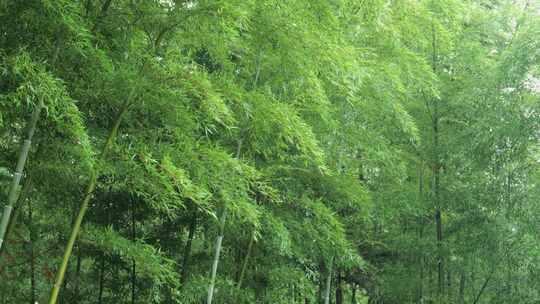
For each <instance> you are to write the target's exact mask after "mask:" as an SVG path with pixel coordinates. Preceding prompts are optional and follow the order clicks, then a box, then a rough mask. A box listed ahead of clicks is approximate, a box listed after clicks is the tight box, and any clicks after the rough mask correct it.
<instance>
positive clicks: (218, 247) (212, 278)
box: [206, 206, 227, 304]
mask: <svg viewBox="0 0 540 304" xmlns="http://www.w3.org/2000/svg"><path fill="white" fill-rule="evenodd" d="M226 217H227V208H226V206H223V212H222V213H221V218H220V220H219V235H218V237H217V239H216V251H215V252H214V261H213V263H212V273H211V276H210V285H209V286H208V297H207V298H206V303H207V304H212V299H213V297H214V288H215V285H216V274H217V267H218V264H219V255H220V252H221V243H222V241H223V230H224V228H225V219H226Z"/></svg>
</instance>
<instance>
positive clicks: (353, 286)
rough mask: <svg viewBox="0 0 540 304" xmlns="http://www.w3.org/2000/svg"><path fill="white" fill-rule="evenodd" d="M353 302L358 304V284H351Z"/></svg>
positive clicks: (352, 303)
mask: <svg viewBox="0 0 540 304" xmlns="http://www.w3.org/2000/svg"><path fill="white" fill-rule="evenodd" d="M351 304H356V284H355V283H352V284H351Z"/></svg>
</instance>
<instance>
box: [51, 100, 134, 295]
mask: <svg viewBox="0 0 540 304" xmlns="http://www.w3.org/2000/svg"><path fill="white" fill-rule="evenodd" d="M130 100H131V97H130V98H129V99H128V101H127V102H126V103H124V105H123V106H122V109H121V110H120V113H119V114H118V117H117V118H116V121H115V122H114V125H113V127H112V128H111V130H110V133H109V136H108V138H107V141H106V142H105V145H104V146H103V150H102V151H101V155H100V157H99V160H103V159H104V158H105V156H106V154H107V152H108V150H109V149H110V147H111V145H112V143H113V141H114V139H115V138H116V133H117V132H118V127H119V126H120V123H121V122H122V118H123V116H124V114H125V113H126V112H127V110H128V108H129V102H130ZM97 177H98V172H97V170H93V171H92V175H91V176H90V181H89V182H88V185H87V187H86V191H85V195H84V199H83V201H82V203H81V207H80V209H79V213H78V214H77V218H76V219H75V223H74V224H73V228H72V229H71V235H70V237H69V241H68V243H67V245H66V249H65V251H64V257H63V259H62V264H61V265H60V269H59V270H58V272H57V274H56V280H55V283H54V286H53V289H52V291H51V296H50V298H49V304H56V301H57V299H58V294H59V292H60V288H61V286H62V282H63V281H64V276H65V274H66V270H67V266H68V262H69V258H70V257H71V252H72V251H73V245H74V244H75V241H76V240H77V236H78V234H79V230H80V229H81V224H82V221H83V218H84V215H85V214H86V211H87V209H88V204H89V203H90V200H91V199H92V196H93V194H94V190H95V189H96V184H97Z"/></svg>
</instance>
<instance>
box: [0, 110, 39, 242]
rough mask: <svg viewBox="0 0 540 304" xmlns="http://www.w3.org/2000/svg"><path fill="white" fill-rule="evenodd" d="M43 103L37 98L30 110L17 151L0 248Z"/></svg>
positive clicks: (1, 229) (2, 226) (0, 223)
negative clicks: (23, 135)
mask: <svg viewBox="0 0 540 304" xmlns="http://www.w3.org/2000/svg"><path fill="white" fill-rule="evenodd" d="M43 107H44V104H43V100H39V103H38V105H37V106H36V108H35V109H34V111H33V112H32V117H31V118H30V123H29V124H28V130H27V133H26V139H25V140H24V142H23V145H22V147H21V151H20V152H19V159H18V160H17V166H16V168H15V173H14V174H13V179H12V181H11V184H10V186H9V191H8V201H7V204H6V206H5V207H4V213H3V214H2V221H1V222H0V248H2V244H3V242H4V238H5V235H6V231H7V228H8V224H9V221H10V219H11V212H12V210H13V205H14V204H15V203H16V201H17V193H18V190H19V183H20V182H21V178H22V174H23V170H24V166H25V164H26V159H27V158H28V152H29V151H30V146H31V145H32V138H33V137H34V133H35V131H36V125H37V122H38V120H39V116H40V114H41V110H42V109H43Z"/></svg>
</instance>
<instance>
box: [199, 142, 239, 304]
mask: <svg viewBox="0 0 540 304" xmlns="http://www.w3.org/2000/svg"><path fill="white" fill-rule="evenodd" d="M242 142H243V139H240V140H239V141H238V146H237V147H236V159H240V152H241V151H242ZM226 218H227V206H226V205H225V204H223V212H222V213H221V218H220V219H219V235H218V237H217V239H216V250H215V252H214V261H213V262H212V271H211V273H210V284H209V285H208V296H207V297H206V304H212V300H213V298H214V288H215V285H216V275H217V268H218V264H219V255H220V253H221V243H222V242H223V231H224V230H225V219H226Z"/></svg>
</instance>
